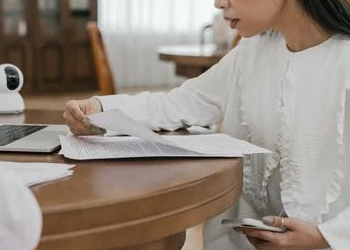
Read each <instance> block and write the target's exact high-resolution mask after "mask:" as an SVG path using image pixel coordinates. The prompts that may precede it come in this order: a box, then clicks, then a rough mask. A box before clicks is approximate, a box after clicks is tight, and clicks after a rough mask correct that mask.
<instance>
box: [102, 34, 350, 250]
mask: <svg viewBox="0 0 350 250" xmlns="http://www.w3.org/2000/svg"><path fill="white" fill-rule="evenodd" d="M349 86H350V39H348V38H342V37H339V36H336V35H335V36H333V37H331V38H330V39H328V40H327V41H325V42H324V43H322V44H320V45H317V46H315V47H312V48H309V49H307V50H304V51H301V52H295V53H293V52H290V51H289V50H288V49H287V48H286V45H285V41H284V39H283V37H282V36H280V35H279V34H277V33H266V34H263V35H258V36H255V37H253V38H249V39H244V40H243V41H242V42H241V43H240V44H239V46H237V47H236V48H235V49H233V50H232V51H231V52H230V53H228V54H227V55H226V56H225V57H224V58H223V59H222V60H221V61H220V62H219V63H218V64H216V65H215V66H213V67H212V68H211V69H210V70H208V71H207V72H205V73H204V74H202V75H201V76H199V77H197V78H193V79H189V80H187V81H186V82H185V83H184V84H183V85H181V87H179V88H176V89H174V90H172V91H171V92H169V93H148V92H144V93H140V94H138V95H136V96H128V95H117V96H104V97H99V98H100V101H101V103H102V106H103V109H104V110H108V109H111V108H114V107H118V108H120V109H122V110H123V111H124V112H125V113H127V114H128V115H130V116H132V117H133V118H135V119H137V120H139V121H141V122H143V123H144V124H146V125H147V126H149V127H151V128H152V129H154V130H158V129H167V130H174V129H177V128H180V127H184V126H188V125H212V124H216V123H222V130H223V132H225V133H228V134H230V135H232V136H234V137H237V138H240V139H244V140H247V141H249V142H252V143H254V144H256V145H259V146H262V147H265V148H268V149H270V150H271V151H273V153H272V154H269V155H254V156H248V157H246V158H245V159H244V174H243V176H244V177H243V193H242V196H241V198H240V200H239V202H238V203H237V204H236V205H235V206H234V207H233V208H231V209H229V210H228V211H226V212H225V213H223V214H221V215H219V216H217V217H216V218H214V219H213V220H211V221H209V222H208V223H207V227H206V231H205V245H207V249H215V248H218V247H219V249H254V248H253V247H252V246H251V245H250V244H249V243H248V242H247V241H246V239H245V238H244V237H242V236H241V235H237V234H236V233H235V232H232V231H229V230H227V229H225V228H223V227H222V226H221V225H220V220H221V218H224V217H225V218H226V217H228V216H231V217H237V216H238V217H242V216H248V217H257V218H261V216H264V215H266V214H269V213H271V212H274V213H275V214H277V213H279V211H282V212H283V211H284V212H285V214H286V216H289V217H293V218H299V219H303V220H306V221H308V222H311V223H314V224H317V225H318V227H319V229H320V231H321V232H322V234H323V235H324V237H325V238H326V239H327V241H328V243H329V244H330V246H331V249H334V250H345V249H348V248H349V247H350V224H349V223H347V222H348V221H349V220H350V122H349V119H350V98H349V96H348V95H349V91H348V89H349ZM272 176H275V177H274V178H272ZM276 176H277V177H276Z"/></svg>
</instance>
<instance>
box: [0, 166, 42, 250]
mask: <svg viewBox="0 0 350 250" xmlns="http://www.w3.org/2000/svg"><path fill="white" fill-rule="evenodd" d="M41 229H42V214H41V211H40V208H39V205H38V203H37V201H36V199H35V197H34V195H33V194H32V192H31V191H30V189H29V188H28V187H26V186H25V185H24V184H22V182H21V181H20V180H19V179H18V178H17V177H16V176H14V175H13V174H12V173H10V172H7V171H0V249H6V250H19V249H20V250H33V249H35V248H36V246H37V244H38V242H39V240H40V236H41Z"/></svg>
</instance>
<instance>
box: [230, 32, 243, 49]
mask: <svg viewBox="0 0 350 250" xmlns="http://www.w3.org/2000/svg"><path fill="white" fill-rule="evenodd" d="M241 39H242V36H241V35H240V34H238V33H236V35H235V36H234V37H233V40H232V44H231V48H234V47H236V46H237V45H238V43H239V41H241Z"/></svg>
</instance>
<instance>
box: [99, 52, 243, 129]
mask: <svg viewBox="0 0 350 250" xmlns="http://www.w3.org/2000/svg"><path fill="white" fill-rule="evenodd" d="M238 51H239V50H238V49H237V50H233V51H231V52H230V53H229V54H227V55H226V56H225V57H224V58H223V59H222V60H221V61H220V62H219V63H218V64H216V65H214V66H213V67H212V68H210V69H209V70H208V71H206V72H205V73H203V74H202V75H200V76H199V77H196V78H192V79H188V80H187V81H185V82H184V83H183V84H182V85H181V86H180V87H178V88H175V89H173V90H172V91H170V92H169V93H162V92H156V93H148V92H143V93H140V94H138V95H135V96H129V95H111V96H99V97H98V98H99V100H100V101H101V104H102V106H103V110H109V109H113V108H119V109H120V110H122V111H123V112H124V113H125V114H127V115H128V116H130V117H132V118H133V119H135V120H138V121H139V122H141V123H143V124H144V125H146V126H147V127H149V128H151V129H153V130H160V129H165V130H175V129H178V128H181V127H187V126H191V125H198V126H208V125H213V124H216V123H218V122H221V121H222V119H223V110H224V109H225V105H226V104H227V99H228V96H229V93H230V92H231V91H234V90H232V89H233V88H234V87H235V85H236V84H237V78H238V73H237V67H236V65H237V64H238V63H237V55H238Z"/></svg>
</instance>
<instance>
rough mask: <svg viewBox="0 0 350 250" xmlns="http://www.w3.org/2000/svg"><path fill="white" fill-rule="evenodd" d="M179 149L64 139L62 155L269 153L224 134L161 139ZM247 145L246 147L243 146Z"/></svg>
mask: <svg viewBox="0 0 350 250" xmlns="http://www.w3.org/2000/svg"><path fill="white" fill-rule="evenodd" d="M162 137H163V138H165V139H166V140H169V141H171V142H173V143H174V144H176V145H178V146H172V145H168V144H163V143H154V142H150V141H147V140H144V139H141V138H137V137H129V136H121V137H97V136H90V137H75V136H61V137H60V141H61V146H62V149H61V153H62V154H63V155H64V156H65V157H67V158H71V159H76V160H88V159H108V158H138V157H242V156H243V154H242V150H244V151H245V153H247V152H249V153H268V152H269V151H268V150H266V149H263V148H260V147H257V146H254V147H249V144H247V145H245V144H242V143H240V141H239V140H237V139H234V138H232V137H231V136H228V135H225V134H209V135H183V136H174V135H172V136H162ZM242 145H244V147H242Z"/></svg>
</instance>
